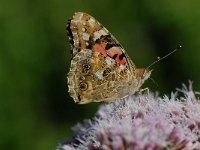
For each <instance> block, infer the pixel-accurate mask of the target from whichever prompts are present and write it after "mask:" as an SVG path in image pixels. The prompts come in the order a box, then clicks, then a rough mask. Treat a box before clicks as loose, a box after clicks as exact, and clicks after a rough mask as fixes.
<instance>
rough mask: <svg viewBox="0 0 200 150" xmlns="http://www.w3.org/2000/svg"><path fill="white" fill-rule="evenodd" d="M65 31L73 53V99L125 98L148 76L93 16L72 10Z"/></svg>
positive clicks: (71, 92) (88, 100) (149, 72)
mask: <svg viewBox="0 0 200 150" xmlns="http://www.w3.org/2000/svg"><path fill="white" fill-rule="evenodd" d="M67 31H68V35H69V39H70V45H71V54H72V59H71V66H70V71H69V73H68V87H69V94H70V96H71V97H72V98H73V99H74V101H75V102H78V103H80V104H84V103H89V102H102V101H103V102H111V101H113V100H115V99H117V98H124V97H127V96H128V95H130V94H134V93H135V92H136V91H138V90H139V88H140V86H141V85H142V84H143V82H144V81H145V80H146V79H147V78H148V77H149V76H150V74H151V71H149V70H148V69H144V68H141V69H138V68H136V66H135V65H134V63H133V62H132V60H131V59H130V58H129V56H128V55H127V53H126V52H125V50H124V49H123V47H122V46H121V44H119V42H118V41H117V40H116V39H115V37H114V36H113V35H111V34H110V33H109V31H108V30H107V29H106V28H105V27H103V26H102V25H101V24H100V23H99V22H98V21H96V20H95V19H94V18H93V17H92V16H90V15H88V14H86V13H82V12H78V13H75V14H74V16H73V17H72V19H70V20H69V21H68V26H67Z"/></svg>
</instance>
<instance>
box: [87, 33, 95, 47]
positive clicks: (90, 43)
mask: <svg viewBox="0 0 200 150" xmlns="http://www.w3.org/2000/svg"><path fill="white" fill-rule="evenodd" d="M87 42H88V45H86V48H87V49H92V47H93V45H94V40H93V36H91V35H90V37H89V41H87Z"/></svg>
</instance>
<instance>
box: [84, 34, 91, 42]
mask: <svg viewBox="0 0 200 150" xmlns="http://www.w3.org/2000/svg"><path fill="white" fill-rule="evenodd" d="M89 38H90V35H89V34H87V33H83V39H84V40H86V41H88V40H89Z"/></svg>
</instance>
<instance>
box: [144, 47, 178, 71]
mask: <svg viewBox="0 0 200 150" xmlns="http://www.w3.org/2000/svg"><path fill="white" fill-rule="evenodd" d="M181 47H182V46H181V45H179V46H178V47H177V48H176V49H174V50H173V51H171V52H170V53H168V54H167V55H165V56H163V57H161V58H160V57H158V58H157V60H156V61H154V62H153V63H152V64H150V65H149V66H148V67H147V68H146V69H149V68H150V67H152V66H153V65H154V64H156V63H157V62H159V61H161V60H163V59H165V58H166V57H168V56H169V55H171V54H173V53H174V52H176V51H177V50H179V49H180V48H181Z"/></svg>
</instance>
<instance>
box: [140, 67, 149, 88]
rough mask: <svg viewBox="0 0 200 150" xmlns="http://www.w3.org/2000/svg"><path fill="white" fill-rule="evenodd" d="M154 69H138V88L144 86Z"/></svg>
mask: <svg viewBox="0 0 200 150" xmlns="http://www.w3.org/2000/svg"><path fill="white" fill-rule="evenodd" d="M151 72H152V70H148V69H146V68H137V69H136V79H137V81H138V88H140V87H141V86H142V84H143V83H144V81H145V80H147V79H148V78H149V77H150V75H151Z"/></svg>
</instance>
